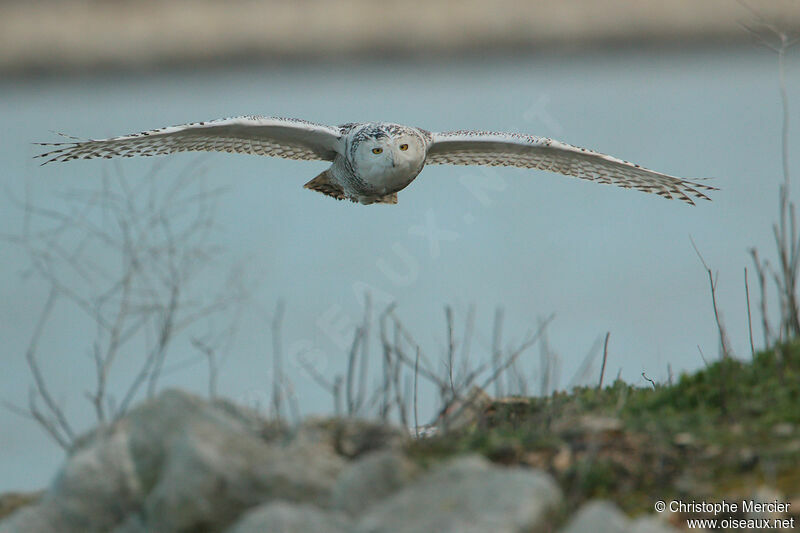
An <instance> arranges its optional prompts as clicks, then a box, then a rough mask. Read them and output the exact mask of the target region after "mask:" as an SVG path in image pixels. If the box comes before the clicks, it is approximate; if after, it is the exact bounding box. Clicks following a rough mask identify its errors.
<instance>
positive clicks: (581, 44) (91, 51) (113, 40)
mask: <svg viewBox="0 0 800 533" xmlns="http://www.w3.org/2000/svg"><path fill="white" fill-rule="evenodd" d="M771 23H780V25H781V27H782V28H784V29H786V30H788V31H790V32H798V31H800V1H798V0H768V1H752V2H747V3H745V2H739V1H737V0H702V1H697V0H636V1H632V0H562V1H559V2H552V1H549V0H532V1H528V2H521V1H519V0H499V1H492V2H489V1H476V0H463V1H455V0H442V1H423V0H404V1H402V2H388V3H385V2H370V1H367V0H342V1H329V0H299V1H297V2H289V1H279V0H270V1H263V2H256V1H253V0H231V1H227V2H219V1H211V0H145V1H134V0H111V1H105V2H98V1H90V0H37V1H21V0H5V1H0V75H3V76H8V75H15V74H17V75H19V74H22V75H24V74H48V73H64V72H91V71H96V70H107V69H151V68H159V67H166V66H172V65H195V64H206V65H215V64H225V63H228V62H231V61H253V60H259V61H260V60H277V61H281V60H299V59H303V60H324V59H329V58H361V57H364V58H369V57H376V56H391V55H408V56H412V57H426V56H431V57H436V56H448V55H453V54H461V53H470V52H476V51H481V50H513V51H525V52H533V53H536V52H545V51H570V50H586V49H591V48H595V47H598V48H599V47H608V46H637V45H648V44H665V45H672V46H674V45H678V46H688V45H697V44H716V45H720V44H721V45H727V44H734V43H740V42H747V41H748V40H751V39H752V38H751V36H750V34H749V33H748V31H747V29H746V27H752V26H759V25H761V26H763V25H768V24H771Z"/></svg>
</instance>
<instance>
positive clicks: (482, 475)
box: [356, 455, 561, 533]
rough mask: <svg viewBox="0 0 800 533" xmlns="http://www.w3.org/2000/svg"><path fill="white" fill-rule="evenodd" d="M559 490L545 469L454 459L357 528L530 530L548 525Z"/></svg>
mask: <svg viewBox="0 0 800 533" xmlns="http://www.w3.org/2000/svg"><path fill="white" fill-rule="evenodd" d="M560 502H561V491H560V489H559V488H558V486H557V485H556V483H555V481H554V480H553V479H552V477H550V476H549V475H548V474H547V473H544V472H541V471H537V470H530V469H524V468H519V467H516V468H505V467H499V466H494V465H491V464H490V463H489V462H488V461H486V460H485V459H484V458H482V457H480V456H474V455H473V456H466V457H461V458H457V459H454V460H451V461H449V462H447V463H445V464H444V465H441V466H439V467H438V468H435V469H434V470H433V471H432V472H430V473H429V474H427V475H422V476H420V477H418V478H417V479H416V480H415V481H414V482H412V483H410V484H408V485H406V486H405V487H404V488H403V489H401V490H400V491H399V492H397V493H395V494H394V495H392V496H390V497H389V498H388V499H387V500H385V501H383V502H381V503H378V504H376V505H374V506H373V507H371V508H370V509H369V511H368V512H367V514H366V515H365V516H364V517H363V518H362V519H361V520H360V521H359V522H358V527H357V529H356V531H358V532H359V533H381V532H393V533H404V532H409V533H411V532H419V531H436V532H437V533H457V532H458V533H486V532H489V531H491V532H492V533H522V532H526V533H532V532H537V531H546V530H548V529H549V521H548V515H549V514H550V513H551V512H552V511H554V509H555V508H556V507H557V506H558V505H559V503H560Z"/></svg>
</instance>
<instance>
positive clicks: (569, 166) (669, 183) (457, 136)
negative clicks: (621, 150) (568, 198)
mask: <svg viewBox="0 0 800 533" xmlns="http://www.w3.org/2000/svg"><path fill="white" fill-rule="evenodd" d="M432 138H433V140H432V142H431V144H430V145H429V147H428V155H427V159H426V161H425V162H426V164H435V165H436V164H439V165H444V164H451V165H490V166H512V167H524V168H535V169H539V170H549V171H551V172H558V173H560V174H565V175H567V176H574V177H576V178H582V179H586V180H591V181H596V182H598V183H606V184H611V185H617V186H619V187H625V188H628V189H638V190H640V191H644V192H650V193H655V194H658V195H661V196H663V197H665V198H670V199H672V198H678V199H680V200H683V201H684V202H686V203H689V204H692V205H694V200H693V199H692V197H694V198H700V199H703V200H710V198H708V196H706V195H705V194H703V192H702V191H714V190H717V189H716V188H715V187H711V186H708V185H704V184H702V183H697V182H696V181H688V180H684V179H681V178H676V177H674V176H668V175H667V174H661V173H660V172H655V171H652V170H648V169H646V168H643V167H641V166H639V165H635V164H633V163H629V162H627V161H623V160H622V159H617V158H615V157H611V156H608V155H604V154H600V153H597V152H593V151H591V150H587V149H585V148H579V147H577V146H572V145H569V144H566V143H562V142H559V141H554V140H552V139H547V138H543V137H534V136H532V135H521V134H514V133H495V132H486V131H451V132H444V133H433V134H432ZM700 179H702V178H700Z"/></svg>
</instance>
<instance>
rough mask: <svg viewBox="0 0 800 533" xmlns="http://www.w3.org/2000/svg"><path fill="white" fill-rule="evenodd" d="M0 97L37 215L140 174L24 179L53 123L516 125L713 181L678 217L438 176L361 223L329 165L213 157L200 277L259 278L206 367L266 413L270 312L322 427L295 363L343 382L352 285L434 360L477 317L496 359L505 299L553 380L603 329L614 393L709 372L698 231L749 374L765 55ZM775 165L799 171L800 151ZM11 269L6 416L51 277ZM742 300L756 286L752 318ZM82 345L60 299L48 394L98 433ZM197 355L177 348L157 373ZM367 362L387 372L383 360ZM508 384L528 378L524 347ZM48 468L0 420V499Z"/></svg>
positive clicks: (21, 88)
mask: <svg viewBox="0 0 800 533" xmlns="http://www.w3.org/2000/svg"><path fill="white" fill-rule="evenodd" d="M787 67H788V71H787V82H788V86H789V91H790V98H791V99H792V103H793V107H792V109H791V117H792V120H793V124H795V125H798V127H800V54H797V53H795V54H793V55H790V57H789V58H788V63H787ZM0 95H2V98H0V117H2V123H3V128H2V129H1V130H0V160H2V162H3V165H2V168H3V171H2V173H1V174H0V180H2V186H3V187H4V188H5V189H6V190H7V191H10V192H11V193H13V194H14V195H16V196H19V197H24V196H25V194H26V189H27V194H28V195H29V197H30V198H31V199H33V200H34V201H36V202H38V203H40V204H44V205H46V206H48V207H52V208H63V207H64V205H65V204H64V200H62V199H60V197H58V196H57V195H56V193H59V192H63V191H67V190H69V189H70V188H73V187H75V186H78V187H81V188H83V189H87V188H92V187H94V186H95V185H96V184H97V183H99V182H100V179H101V175H102V173H103V172H107V173H112V174H113V173H114V172H119V171H122V172H124V173H125V175H126V176H130V177H131V179H136V177H137V176H140V175H142V174H143V173H145V172H147V171H149V170H150V169H152V165H153V160H151V159H144V160H125V161H123V162H122V164H120V165H118V166H115V165H113V164H111V163H107V162H104V161H81V162H74V163H70V164H63V165H48V166H45V167H39V166H38V163H37V162H35V161H34V160H33V159H32V156H33V155H35V154H36V153H37V149H36V148H35V147H34V146H32V145H31V144H30V143H31V142H33V141H47V140H57V139H56V137H55V136H54V135H52V134H51V133H49V132H50V131H51V130H55V131H62V132H66V133H69V134H72V135H77V136H83V137H104V136H111V135H117V134H123V133H128V132H134V131H140V130H145V129H150V128H153V127H159V126H164V125H171V124H180V123H184V122H190V121H197V120H206V119H211V118H218V117H224V116H231V115H238V114H265V115H282V116H295V117H299V118H305V119H308V120H313V121H318V122H324V123H334V124H335V123H344V122H350V121H360V120H386V121H395V122H400V123H407V124H411V125H417V126H420V127H423V128H426V129H430V130H450V129H466V128H476V129H490V130H499V131H504V130H509V131H523V132H527V133H533V134H537V135H546V136H552V137H554V138H558V139H560V140H564V141H566V142H569V143H573V144H577V145H580V146H586V147H589V148H593V149H596V150H599V151H603V152H606V153H610V154H612V155H615V156H618V157H622V158H625V159H628V160H631V161H634V162H637V163H640V164H642V165H645V166H647V167H649V168H653V169H656V170H660V171H663V172H666V173H670V174H674V175H679V176H709V177H715V178H716V180H715V181H714V184H715V185H717V186H719V187H720V188H721V189H722V190H721V191H719V192H716V193H714V194H713V198H714V201H713V202H711V203H708V202H705V203H702V204H701V205H698V206H697V207H694V208H692V207H688V206H686V205H683V204H681V203H678V202H668V201H665V200H663V199H661V198H658V197H649V196H647V195H645V194H642V193H638V192H632V191H625V190H621V189H616V188H612V187H605V186H599V185H595V184H591V183H587V182H582V181H579V180H574V179H567V178H564V177H561V176H557V175H552V174H549V173H544V172H534V171H525V170H520V169H493V170H489V171H487V170H482V169H479V168H463V167H444V166H434V167H431V168H427V169H425V170H424V172H423V173H422V174H421V176H420V177H419V178H418V179H417V180H416V181H415V182H414V183H412V185H411V186H410V187H408V189H406V190H404V191H402V192H401V193H400V196H399V200H400V201H399V204H398V205H397V206H370V207H363V206H359V205H353V204H350V203H346V202H336V201H333V200H331V199H329V198H326V197H323V196H322V195H319V194H316V193H312V192H310V191H307V190H303V189H302V184H303V183H305V181H307V180H308V179H310V178H312V177H314V176H315V175H316V174H317V173H319V172H320V171H321V170H322V169H324V165H323V164H321V163H313V162H294V161H283V160H272V159H265V158H258V157H247V156H234V155H228V154H219V155H212V156H208V157H205V158H203V159H202V164H203V165H204V167H205V168H206V173H205V180H206V181H205V183H206V184H207V185H208V186H209V187H213V186H225V187H227V188H228V192H227V193H226V194H225V195H224V196H223V197H222V198H221V199H220V201H219V207H218V214H217V222H218V225H219V228H220V229H218V230H217V231H216V233H215V234H214V238H215V239H217V240H218V241H219V242H220V243H223V244H224V245H225V247H226V249H227V252H226V255H225V256H224V261H221V262H220V264H218V265H216V266H215V267H214V268H212V269H211V270H210V271H209V272H207V273H206V274H204V276H205V277H204V278H203V279H204V280H210V281H209V283H211V282H214V281H216V280H218V278H222V277H224V275H225V271H224V267H225V265H226V264H228V263H230V262H234V261H237V260H238V261H239V262H240V263H241V264H242V265H243V267H244V269H245V270H246V271H247V272H248V276H249V278H248V279H252V280H255V281H254V285H252V286H251V287H253V288H252V290H251V292H252V302H251V303H250V304H249V306H248V307H247V308H246V310H245V312H244V314H243V318H242V320H241V323H240V327H239V331H238V336H237V337H236V341H235V344H234V345H233V346H232V347H231V349H230V351H229V354H230V355H229V356H228V357H227V359H226V360H225V362H224V365H223V367H222V369H221V373H220V377H219V390H220V393H221V394H223V395H225V396H229V397H232V398H234V399H237V400H240V401H245V402H248V403H251V404H255V403H261V404H266V403H268V399H269V394H270V387H269V383H270V380H271V369H272V365H271V360H270V350H271V348H270V346H271V344H270V343H271V341H270V334H269V329H270V328H269V322H270V320H271V316H272V312H273V309H274V307H275V305H276V302H277V301H278V300H280V299H282V300H284V301H285V302H286V315H285V320H284V328H283V344H284V347H285V351H286V352H287V358H288V359H289V360H288V361H287V363H286V367H287V372H288V374H289V376H290V377H291V379H292V381H293V383H294V388H295V390H296V392H297V395H298V398H299V403H300V406H301V408H302V409H303V411H304V412H307V413H311V412H315V413H325V412H330V410H331V401H330V399H329V398H328V397H327V396H326V393H325V392H324V391H322V390H321V389H320V387H318V386H317V385H316V384H314V382H313V381H312V380H311V379H310V378H309V377H308V376H307V375H306V374H305V373H304V372H303V371H302V370H301V369H300V368H299V366H298V364H297V363H296V362H295V360H294V359H293V357H294V355H296V354H297V353H299V352H301V351H303V350H306V349H309V348H310V349H311V352H310V354H309V355H308V357H309V358H310V359H311V360H312V361H313V363H314V364H315V365H316V366H317V368H318V369H319V370H320V372H322V373H323V374H325V375H326V376H329V377H330V376H332V375H334V374H335V373H339V372H341V371H342V369H343V368H344V365H345V363H346V355H345V352H346V348H347V343H348V342H349V336H350V335H351V333H352V329H353V327H354V325H355V324H356V322H357V321H358V320H359V319H360V313H361V305H362V304H361V302H362V299H363V292H364V290H365V289H370V290H371V292H372V295H373V300H374V305H375V307H376V308H378V309H380V308H382V306H384V305H385V303H386V301H387V300H394V301H396V302H397V311H396V312H397V315H398V316H399V317H401V318H402V319H403V321H404V323H405V325H406V327H407V328H408V329H409V330H410V331H412V332H413V333H414V335H415V337H416V338H417V340H418V341H419V343H420V344H421V345H422V347H423V349H425V351H426V353H427V355H428V357H429V358H430V359H432V360H434V361H439V358H440V357H441V356H442V354H444V352H445V349H446V337H445V331H446V330H445V318H444V316H445V315H444V311H443V307H444V305H446V304H449V305H451V306H452V307H453V309H454V312H455V318H456V324H457V327H458V328H459V330H460V328H463V326H464V320H465V317H466V315H467V313H468V310H469V308H470V306H471V305H474V306H475V308H476V310H477V315H476V331H475V333H476V336H475V340H474V342H473V348H472V357H473V358H474V360H476V361H477V360H479V359H482V358H485V357H486V355H487V354H488V352H489V348H490V346H491V337H492V318H493V316H494V310H495V308H496V307H497V306H502V307H503V308H504V309H505V317H506V321H505V324H504V330H505V332H506V337H505V339H506V343H507V344H508V345H509V346H511V345H513V344H514V343H517V342H519V341H520V340H521V339H522V338H523V337H524V335H525V332H526V331H527V330H528V329H529V328H530V327H532V326H535V325H536V324H537V320H538V319H539V318H540V317H544V316H547V315H549V314H551V313H555V319H554V321H553V322H552V324H551V326H550V327H549V330H548V331H549V341H550V344H551V345H552V349H553V351H554V352H556V353H557V354H558V356H559V357H560V360H561V368H560V373H559V379H558V384H559V385H560V386H566V385H568V384H569V383H573V382H575V381H576V379H575V374H576V371H577V369H578V367H579V366H580V365H581V362H582V360H583V358H584V356H585V355H586V353H587V352H588V351H589V349H590V347H591V346H592V345H593V343H595V341H596V340H597V338H598V337H599V336H601V335H603V334H604V333H605V332H606V331H610V332H611V342H610V347H609V362H608V369H607V371H606V372H607V376H611V377H613V376H615V375H616V374H617V373H618V372H620V373H621V376H622V377H623V378H624V379H626V380H627V381H629V382H632V383H638V384H642V385H645V384H646V383H645V382H644V381H643V378H642V372H646V374H647V376H648V377H650V378H652V379H654V380H657V381H663V380H665V379H667V367H668V365H669V366H670V367H671V369H672V371H673V372H675V373H678V372H680V371H681V370H692V369H696V368H698V367H699V366H701V365H702V364H703V363H702V359H701V356H700V354H699V353H698V345H699V346H700V347H701V348H702V350H703V353H704V354H705V357H706V358H714V357H716V356H717V354H718V343H717V331H716V326H715V322H714V317H713V313H712V308H711V299H710V296H709V290H708V279H707V277H706V274H705V272H704V270H703V268H702V266H701V265H700V262H699V260H698V258H697V256H696V255H695V252H694V250H693V248H692V246H691V243H690V239H689V238H690V236H691V237H692V238H693V239H694V241H695V243H697V246H698V247H699V248H700V250H701V251H702V253H703V255H704V257H705V259H706V261H707V262H708V263H709V265H711V266H712V267H713V269H714V270H715V271H716V272H718V273H719V278H718V302H719V306H720V309H721V310H722V313H723V318H724V321H725V324H726V325H727V327H728V332H729V335H730V337H731V342H732V346H733V349H734V351H735V352H736V353H737V354H738V355H739V356H741V357H749V340H748V335H747V315H746V307H745V294H744V284H743V269H744V267H745V266H748V267H749V266H750V262H749V258H748V249H749V248H750V247H752V246H757V247H758V248H759V249H760V250H761V253H762V255H766V256H770V257H771V254H772V235H771V224H772V222H773V221H774V219H775V206H776V204H777V191H778V185H779V183H780V180H781V179H782V178H781V165H780V137H779V136H780V119H781V108H780V100H779V98H778V77H777V70H776V58H775V56H774V55H773V54H771V53H770V52H769V51H767V50H761V49H757V48H752V47H741V48H731V49H723V48H716V49H707V50H706V49H703V50H682V51H669V50H660V49H645V50H628V51H610V50H609V51H605V52H597V53H593V54H581V55H578V54H575V55H571V54H563V55H558V54H556V55H552V54H551V55H535V56H525V55H512V56H502V55H499V56H486V57H469V58H462V59H457V60H456V59H453V60H441V61H432V62H417V61H410V60H402V59H385V60H381V61H377V60H375V61H371V62H352V63H351V62H341V63H307V64H296V65H295V64H279V65H248V66H237V67H232V68H227V69H226V68H221V69H214V70H197V71H192V70H183V71H178V72H161V73H155V74H141V73H127V74H115V75H111V74H108V75H102V76H91V77H64V78H45V79H27V80H13V79H12V80H8V79H6V80H2V81H0ZM796 129H797V128H796ZM798 135H800V133H798V132H797V131H794V132H793V137H792V143H791V146H796V145H797V142H796V139H797V138H798ZM196 161H197V156H196V155H191V154H188V155H179V156H175V157H172V158H171V159H170V160H169V161H167V164H166V166H165V168H164V169H162V170H161V172H164V173H167V175H174V174H175V173H178V172H180V171H181V170H182V169H184V168H185V167H186V166H187V165H189V164H191V163H193V162H196ZM790 163H791V168H792V170H793V172H794V173H795V174H796V175H797V174H800V150H794V151H793V152H792V153H791V162H790ZM475 180H477V181H478V182H480V183H485V184H486V189H485V194H483V195H480V194H479V195H477V196H476V195H475V194H474V193H473V191H472V190H471V189H470V187H468V186H466V185H465V183H467V184H469V183H474V182H475ZM23 223H24V217H23V214H22V212H21V211H20V210H19V209H17V208H15V207H14V206H13V205H12V203H11V202H10V201H9V200H8V198H7V197H6V198H2V199H0V228H2V229H1V232H2V233H19V232H21V231H22V228H23ZM432 235H433V236H435V238H431V236H432ZM94 253H96V254H97V257H96V259H97V261H98V262H101V263H102V262H108V261H110V257H111V256H110V252H109V251H105V252H104V251H103V250H102V249H100V250H98V251H97V252H94ZM26 266H27V263H26V259H25V254H24V251H23V250H22V249H21V248H19V247H16V246H11V245H9V244H6V243H3V244H2V245H0V274H1V275H0V339H2V341H3V355H2V357H3V359H2V362H3V365H2V372H1V373H0V396H2V399H3V400H6V401H9V402H13V403H16V404H21V405H25V404H26V402H27V393H28V390H29V387H30V384H31V382H32V380H31V377H30V375H29V372H28V370H27V368H26V366H25V362H24V357H23V355H24V352H25V348H26V346H27V343H28V341H29V338H30V335H31V333H32V331H33V328H34V325H35V323H36V319H37V317H38V315H39V313H40V312H41V308H42V305H43V304H44V300H45V298H46V294H47V291H46V287H45V286H44V284H43V283H41V282H39V281H37V280H36V278H32V277H24V276H23V275H24V273H25V272H26ZM201 289H202V287H201ZM755 292H756V291H755V287H754V286H752V285H751V294H752V296H753V299H754V311H755V303H756V300H757V296H756V294H755ZM770 296H771V298H772V300H774V299H775V298H774V296H773V295H770ZM223 318H224V317H223ZM222 321H223V320H222V319H220V322H222ZM755 328H756V329H755V337H756V341H757V342H758V341H759V339H761V331H760V328H759V327H758V323H756V324H755ZM94 334H95V330H94V328H93V327H92V325H91V323H90V322H89V321H87V320H86V319H85V317H83V316H82V315H81V313H80V312H79V311H76V309H75V308H74V307H70V306H69V305H68V304H66V303H61V304H59V305H58V306H57V307H56V309H55V310H54V315H53V318H52V321H51V322H50V323H49V326H48V328H47V329H46V330H45V334H44V336H43V337H42V341H41V344H40V349H39V354H40V359H41V364H42V368H43V371H44V373H45V375H46V376H47V377H48V378H49V379H50V381H51V387H52V389H53V393H54V396H55V397H56V398H57V399H58V401H59V402H61V403H62V405H64V406H65V409H66V412H67V414H68V415H69V416H70V417H71V419H72V420H74V424H75V426H76V427H77V428H78V429H85V428H87V427H89V425H90V424H91V421H92V412H91V409H90V404H89V403H88V402H87V401H86V400H85V398H84V395H83V392H84V391H85V390H89V389H90V388H91V387H92V386H93V363H92V360H91V356H90V350H91V342H92V339H93V338H94ZM134 356H138V354H135V353H130V354H129V355H128V356H126V357H127V358H122V360H121V362H120V363H119V365H118V367H117V370H118V371H117V373H115V374H114V375H113V376H112V379H111V386H112V392H113V393H115V394H117V395H120V394H121V392H120V391H122V390H123V388H124V386H125V384H126V383H128V382H129V381H130V379H131V376H132V374H133V373H134V372H135V370H136V368H137V365H138V362H137V361H138V359H135V357H134ZM195 356H196V352H195V351H193V350H192V349H191V347H190V346H189V345H188V342H187V339H185V338H183V339H181V340H180V342H176V344H175V346H174V347H173V350H172V352H170V356H169V357H170V360H169V361H171V362H180V361H185V360H187V359H188V360H189V361H190V362H191V361H195V359H192V358H193V357H195ZM373 357H374V361H375V362H374V363H373V368H378V367H379V362H378V361H379V357H380V356H379V352H378V351H377V350H373ZM521 367H522V369H523V371H524V372H526V375H528V376H529V377H530V378H531V381H532V382H533V383H536V382H537V379H538V378H537V374H536V372H537V369H538V352H537V351H535V350H534V351H533V352H531V353H530V354H529V355H527V356H526V357H525V359H524V360H523V361H521ZM439 368H441V367H439ZM595 368H597V366H595ZM596 376H597V373H596V371H593V372H592V374H591V379H592V380H594V379H596ZM206 382H207V371H206V367H205V365H204V363H203V362H202V360H201V361H199V362H197V363H195V364H190V365H189V366H187V367H185V368H181V369H179V370H175V371H173V372H171V373H169V374H168V375H167V376H165V378H164V383H163V384H164V385H165V386H169V385H177V386H182V387H186V388H189V389H192V390H196V391H198V392H200V393H204V392H205V390H206ZM532 390H533V391H534V392H536V390H537V388H536V386H535V385H534V386H532ZM424 399H425V400H426V402H428V403H426V405H424V406H422V408H423V411H424V412H425V413H430V411H431V409H432V408H433V406H432V405H430V400H429V396H425V397H424ZM62 459H63V454H62V452H61V451H60V450H59V449H58V448H57V447H56V446H55V445H53V444H52V443H50V441H48V440H47V439H46V437H45V436H44V434H43V433H42V432H41V431H40V429H39V428H38V427H36V425H35V424H33V423H32V422H30V421H27V420H24V419H21V418H19V417H18V416H17V415H15V414H13V413H11V412H10V411H8V410H0V491H2V490H8V489H34V488H39V487H42V486H43V485H45V484H46V483H47V482H48V480H49V479H50V478H51V477H52V475H53V473H54V472H55V469H56V468H57V465H58V464H59V463H60V461H61V460H62Z"/></svg>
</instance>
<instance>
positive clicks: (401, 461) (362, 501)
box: [332, 450, 419, 516]
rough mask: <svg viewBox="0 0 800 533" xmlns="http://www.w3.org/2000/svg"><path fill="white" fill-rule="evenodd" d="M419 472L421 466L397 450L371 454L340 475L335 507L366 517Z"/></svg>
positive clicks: (334, 495) (335, 490) (335, 493)
mask: <svg viewBox="0 0 800 533" xmlns="http://www.w3.org/2000/svg"><path fill="white" fill-rule="evenodd" d="M418 473H419V467H417V465H416V464H414V463H413V462H412V461H410V460H409V459H408V458H407V457H406V456H405V455H403V454H402V453H401V452H399V451H397V450H384V451H378V452H373V453H369V454H367V455H364V456H363V457H362V458H360V459H358V460H356V461H354V462H353V463H351V464H350V465H348V467H347V468H346V469H344V470H343V471H342V473H341V474H339V478H338V479H337V480H336V485H334V487H333V497H332V505H333V507H334V508H335V509H341V510H342V511H344V512H346V513H348V514H349V515H351V516H355V515H358V514H362V513H363V512H364V511H366V510H367V509H368V508H369V507H371V506H372V505H374V504H375V503H377V502H379V501H381V500H383V499H384V498H386V497H387V496H389V495H390V494H392V493H394V492H396V491H397V490H398V489H400V488H401V487H402V486H404V485H406V484H407V483H408V482H409V481H411V480H412V479H413V478H414V477H415V476H416V475H417V474H418Z"/></svg>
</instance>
